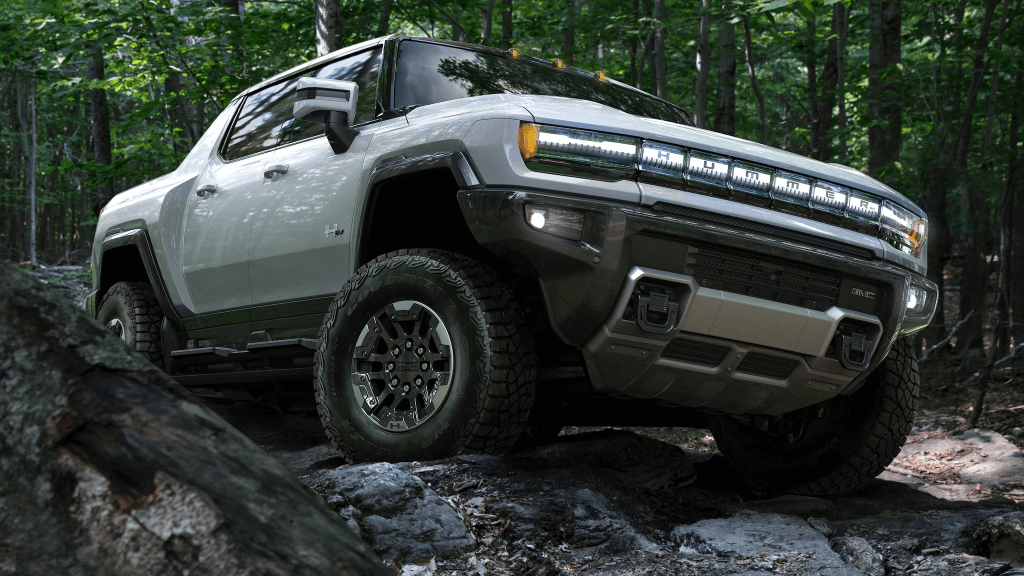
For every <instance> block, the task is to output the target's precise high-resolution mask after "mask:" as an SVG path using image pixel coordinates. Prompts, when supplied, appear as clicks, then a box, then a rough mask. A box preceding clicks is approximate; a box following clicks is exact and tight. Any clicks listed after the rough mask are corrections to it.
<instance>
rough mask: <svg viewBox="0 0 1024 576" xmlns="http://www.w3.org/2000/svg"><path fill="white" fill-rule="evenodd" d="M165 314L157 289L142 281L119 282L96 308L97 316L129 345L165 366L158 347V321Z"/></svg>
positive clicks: (107, 327) (161, 366) (152, 360)
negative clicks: (162, 310)
mask: <svg viewBox="0 0 1024 576" xmlns="http://www.w3.org/2000/svg"><path fill="white" fill-rule="evenodd" d="M163 319H164V315H163V312H161V311H160V304H159V303H157V300H156V293H155V292H153V288H152V287H151V286H150V285H149V284H146V283H145V282H118V283H116V284H114V285H113V286H111V287H110V289H109V290H107V292H106V294H104V295H103V300H101V301H100V306H99V308H98V309H97V311H96V320H97V321H98V322H99V323H100V324H102V325H103V326H104V327H105V328H106V329H107V330H109V331H110V333H111V334H113V335H114V336H117V337H118V338H120V339H121V340H123V341H124V343H125V344H127V345H128V347H129V348H131V349H132V350H135V351H136V352H139V353H140V354H142V355H143V356H145V357H146V358H147V359H148V360H149V361H150V362H152V363H153V364H156V365H157V367H159V368H163V367H164V357H163V351H162V350H161V348H160V323H161V322H162V321H163Z"/></svg>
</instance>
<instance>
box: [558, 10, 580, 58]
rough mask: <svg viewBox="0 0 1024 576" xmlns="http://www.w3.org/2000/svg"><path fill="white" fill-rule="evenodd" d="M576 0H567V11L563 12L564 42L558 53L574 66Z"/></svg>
mask: <svg viewBox="0 0 1024 576" xmlns="http://www.w3.org/2000/svg"><path fill="white" fill-rule="evenodd" d="M575 22H576V0H565V12H564V13H563V14H562V38H561V40H562V43H561V46H560V47H559V50H558V54H559V55H560V56H561V57H562V61H563V62H565V63H566V64H567V65H569V66H572V64H573V56H574V55H575V53H576V29H575V28H574V24H575Z"/></svg>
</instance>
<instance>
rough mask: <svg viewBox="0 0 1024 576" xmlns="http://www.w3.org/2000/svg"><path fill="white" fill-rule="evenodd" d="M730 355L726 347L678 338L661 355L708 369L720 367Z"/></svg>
mask: <svg viewBox="0 0 1024 576" xmlns="http://www.w3.org/2000/svg"><path fill="white" fill-rule="evenodd" d="M728 355H729V348H728V347H726V346H719V345H717V344H708V343H706V342H698V341H697V340H687V339H686V338H676V339H675V340H673V341H672V342H670V343H669V345H668V346H666V347H665V350H664V351H663V352H662V353H661V356H662V358H667V359H669V360H678V361H679V362H687V363H690V364H696V365H698V366H708V367H715V366H718V365H719V364H721V363H722V361H723V360H725V357H726V356H728Z"/></svg>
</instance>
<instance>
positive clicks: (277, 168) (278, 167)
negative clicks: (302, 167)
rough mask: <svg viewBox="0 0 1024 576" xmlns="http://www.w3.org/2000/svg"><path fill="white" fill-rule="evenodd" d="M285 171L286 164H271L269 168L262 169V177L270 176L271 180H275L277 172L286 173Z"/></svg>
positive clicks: (286, 170) (286, 168)
mask: <svg viewBox="0 0 1024 576" xmlns="http://www.w3.org/2000/svg"><path fill="white" fill-rule="evenodd" d="M287 172H288V165H287V164H274V165H273V166H270V167H269V168H267V169H266V170H264V171H263V177H264V178H270V179H271V180H276V179H277V175H278V174H286V173H287Z"/></svg>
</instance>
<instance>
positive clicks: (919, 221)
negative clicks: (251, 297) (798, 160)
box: [519, 122, 927, 260]
mask: <svg viewBox="0 0 1024 576" xmlns="http://www.w3.org/2000/svg"><path fill="white" fill-rule="evenodd" d="M519 150H520V152H521V154H522V157H523V160H524V161H525V162H526V164H527V166H528V167H529V168H530V169H531V170H540V171H546V172H553V173H559V174H567V175H572V176H581V177H585V178H595V179H600V180H621V179H626V178H630V179H636V180H638V181H640V182H650V183H652V184H657V185H659V186H666V187H671V188H678V189H681V190H687V191H692V192H698V193H703V194H709V195H712V196H718V197H721V198H728V199H730V200H733V201H737V202H744V203H747V204H753V205H756V206H760V207H763V208H770V209H772V210H777V211H780V212H785V213H788V214H793V215H796V216H801V217H804V218H811V219H813V220H817V221H820V222H825V223H828V224H833V225H836V226H842V227H845V228H848V229H852V230H856V231H858V232H861V233H863V234H869V235H871V236H875V237H877V238H881V239H882V240H884V241H885V242H887V243H888V244H890V245H892V246H893V247H895V248H896V249H897V250H899V251H901V252H903V253H905V254H908V255H911V256H913V257H914V258H917V259H919V260H923V259H924V258H925V255H926V251H927V245H926V242H925V233H926V227H927V220H926V219H925V218H924V217H921V216H917V215H916V214H914V213H913V212H911V211H909V210H907V209H906V208H903V207H902V206H900V205H898V204H895V203H893V202H890V201H888V200H883V199H881V198H878V197H877V196H874V195H871V194H867V193H865V192H860V191H857V190H852V189H850V188H847V187H844V186H840V185H838V184H833V183H831V182H826V181H822V180H815V179H813V178H808V177H806V176H802V175H800V174H794V173H791V172H785V171H782V170H776V169H774V168H770V167H767V166H763V165H759V164H755V163H752V162H748V161H745V160H737V159H734V158H729V157H726V156H719V155H716V154H712V153H708V152H703V151H700V150H692V149H687V148H685V147H682V146H676V145H673V144H666V143H663V142H652V141H648V140H643V139H641V138H634V137H627V136H619V135H617V134H608V133H604V132H594V131H591V130H582V129H575V128H562V127H558V126H549V125H542V124H533V123H527V122H524V123H521V124H520V129H519ZM563 237H564V236H563Z"/></svg>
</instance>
